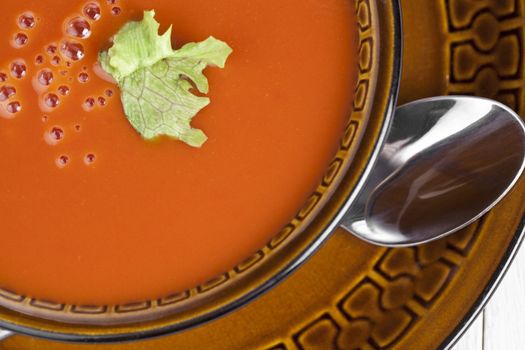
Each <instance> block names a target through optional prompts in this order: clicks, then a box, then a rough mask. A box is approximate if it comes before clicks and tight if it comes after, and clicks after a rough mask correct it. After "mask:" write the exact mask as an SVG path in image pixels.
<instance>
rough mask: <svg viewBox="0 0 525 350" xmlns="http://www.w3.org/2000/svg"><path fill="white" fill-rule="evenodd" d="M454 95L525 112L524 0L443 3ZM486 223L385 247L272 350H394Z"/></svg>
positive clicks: (450, 90)
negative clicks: (331, 301)
mask: <svg viewBox="0 0 525 350" xmlns="http://www.w3.org/2000/svg"><path fill="white" fill-rule="evenodd" d="M443 6H444V11H445V13H446V15H447V19H448V31H449V42H448V47H449V52H450V62H449V64H448V72H450V74H449V83H448V93H449V94H451V95H457V94H462V95H477V96H485V97H489V98H492V99H496V100H499V101H501V102H503V103H505V104H507V105H508V106H510V107H511V108H513V109H514V110H516V111H518V112H520V111H522V110H523V108H524V106H523V105H522V104H521V101H523V100H524V96H523V94H524V90H523V80H524V79H525V76H524V74H525V72H524V71H523V68H524V62H522V61H521V59H522V55H521V54H520V53H521V52H522V51H523V49H524V46H523V45H524V43H523V19H522V16H523V13H522V10H523V9H522V8H521V7H520V3H519V1H518V0H445V1H444V4H443ZM483 225H484V222H483V220H481V221H479V222H477V223H475V224H473V225H472V226H470V227H468V228H466V229H465V230H463V231H462V232H460V233H458V234H456V235H453V236H450V237H448V238H445V239H443V240H440V241H437V242H433V243H430V244H427V245H424V246H420V247H416V248H402V249H385V250H384V252H383V254H381V256H380V258H379V259H378V260H377V261H376V262H375V264H374V265H373V268H372V270H371V271H370V272H369V273H368V274H367V275H366V276H365V277H363V278H362V279H361V280H360V281H359V282H357V283H356V284H355V285H354V286H353V287H351V288H349V289H348V291H347V292H346V293H344V294H343V295H342V297H341V298H340V299H339V300H338V301H337V302H336V303H335V305H332V307H331V308H329V309H326V310H324V311H323V312H321V313H320V314H319V315H318V316H317V317H316V318H314V319H312V320H311V321H310V322H309V323H307V324H306V325H305V326H302V327H301V328H299V329H296V330H294V331H293V332H292V333H291V334H290V335H289V337H288V339H286V340H285V341H284V342H281V343H279V344H273V345H270V346H268V347H267V349H268V350H296V349H300V350H303V349H324V350H326V349H348V350H353V349H362V350H379V349H391V348H394V347H395V346H396V344H398V343H399V341H400V340H401V339H403V338H404V337H405V336H406V335H407V334H408V333H409V331H410V329H411V328H412V327H413V326H414V325H415V324H416V323H417V322H418V320H420V319H421V318H422V317H423V316H424V315H425V314H426V313H427V312H428V310H430V309H431V308H432V306H433V304H434V303H435V301H436V300H438V299H439V297H440V295H441V294H442V293H443V292H444V291H445V290H446V288H447V287H448V285H449V284H450V282H451V281H452V279H454V278H455V275H456V272H457V270H458V269H459V267H460V266H461V264H462V262H463V261H465V259H466V258H467V257H468V255H469V252H470V250H471V248H472V247H473V246H474V244H475V242H476V239H477V236H478V233H479V232H480V231H481V230H482V229H483Z"/></svg>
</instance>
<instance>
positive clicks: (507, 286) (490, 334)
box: [483, 248, 525, 350]
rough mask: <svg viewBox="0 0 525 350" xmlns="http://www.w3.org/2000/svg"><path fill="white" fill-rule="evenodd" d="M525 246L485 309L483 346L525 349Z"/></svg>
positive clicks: (492, 348)
mask: <svg viewBox="0 0 525 350" xmlns="http://www.w3.org/2000/svg"><path fill="white" fill-rule="evenodd" d="M524 310H525V249H523V248H522V249H521V250H520V252H519V253H518V256H517V257H516V259H515V261H514V263H513V265H512V266H511V268H510V270H509V272H508V274H507V276H505V278H504V280H503V282H502V284H501V286H500V287H499V289H498V290H497V291H496V294H495V295H494V297H493V298H492V300H491V302H490V303H489V305H488V306H487V308H486V310H485V327H484V333H483V337H484V348H483V349H484V350H501V349H505V350H523V349H525V331H524V329H525V313H524V312H523V311H524Z"/></svg>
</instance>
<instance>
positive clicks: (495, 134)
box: [342, 96, 525, 246]
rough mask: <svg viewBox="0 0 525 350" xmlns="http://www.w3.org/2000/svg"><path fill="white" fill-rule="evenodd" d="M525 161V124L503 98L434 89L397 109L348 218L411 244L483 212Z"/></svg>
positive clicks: (360, 230)
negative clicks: (430, 95) (438, 94)
mask: <svg viewBox="0 0 525 350" xmlns="http://www.w3.org/2000/svg"><path fill="white" fill-rule="evenodd" d="M524 167H525V128H524V125H523V122H522V121H521V119H520V118H519V116H518V115H517V114H516V113H515V112H514V111H512V110H511V109H509V108H508V107H506V106H504V105H502V104H501V103H498V102H495V101H492V100H488V99H482V98H477V97H462V96H448V97H434V98H430V99H424V100H419V101H416V102H412V103H409V104H407V105H404V106H401V107H399V108H398V109H397V110H396V113H395V116H394V118H393V121H392V126H391V128H390V130H389V132H388V134H387V137H386V141H385V144H384V145H383V147H382V149H381V151H380V156H379V158H378V160H377V162H376V164H375V166H374V168H373V169H372V172H371V175H370V177H369V179H368V181H367V184H366V185H365V186H364V187H363V189H362V190H361V192H360V193H359V195H358V197H357V199H356V201H355V203H354V204H353V206H352V207H351V208H350V210H349V212H348V213H347V215H346V216H345V217H344V219H343V221H342V225H343V226H344V227H345V228H347V229H348V230H349V231H350V232H352V233H354V234H355V235H357V236H358V237H360V238H362V239H364V240H366V241H369V242H371V243H374V244H378V245H383V246H411V245H416V244H421V243H425V242H428V241H432V240H435V239H437V238H440V237H443V236H445V235H448V234H451V233H453V232H456V231H458V230H460V229H461V228H463V227H465V226H467V225H468V224H470V223H472V222H473V221H475V220H477V219H479V218H480V217H481V216H482V215H483V214H485V213H486V212H487V211H489V210H490V209H492V208H493V207H494V206H495V205H496V204H497V203H498V202H499V201H500V200H501V199H502V198H503V197H504V196H505V195H506V194H507V193H508V192H509V191H510V190H511V188H512V187H513V186H514V184H515V183H516V182H517V180H518V178H519V177H520V176H521V174H522V172H523V169H524Z"/></svg>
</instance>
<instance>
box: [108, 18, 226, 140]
mask: <svg viewBox="0 0 525 350" xmlns="http://www.w3.org/2000/svg"><path fill="white" fill-rule="evenodd" d="M154 17H155V11H145V12H144V18H143V19H142V21H140V22H128V23H127V24H125V25H124V27H122V29H120V31H119V32H118V33H117V34H116V35H115V37H114V39H113V46H112V47H111V48H110V49H109V50H108V51H107V52H106V51H105V52H101V53H100V55H99V61H100V65H101V67H102V68H103V69H104V70H105V71H106V72H107V73H109V74H110V75H111V76H112V77H113V78H114V79H115V80H116V81H117V83H118V85H119V87H120V90H121V96H122V104H123V105H124V113H125V114H126V116H127V118H128V120H129V121H130V123H131V125H133V127H134V128H135V129H136V130H137V131H138V132H139V133H140V134H141V135H142V136H143V137H144V138H146V139H153V138H155V137H157V136H160V135H167V136H171V137H174V138H176V139H178V140H181V141H184V142H186V143H187V144H188V145H190V146H193V147H200V146H202V144H204V142H206V140H207V137H206V135H205V134H204V132H203V131H202V130H199V129H194V128H192V127H191V125H190V123H191V120H192V118H193V117H194V116H195V115H196V114H197V113H198V112H199V111H200V110H201V109H203V108H204V107H206V106H207V105H208V104H209V103H210V99H209V98H207V97H202V96H196V95H194V94H193V93H192V92H191V89H192V88H193V87H195V88H197V90H198V91H199V92H201V93H202V94H206V93H208V79H207V78H206V76H205V75H204V74H203V70H204V68H206V67H207V66H209V65H213V66H218V67H220V68H224V65H225V63H226V60H227V58H228V56H229V55H230V54H231V52H232V49H231V48H230V47H229V46H228V45H227V44H226V43H224V42H222V41H220V40H217V39H215V38H213V37H209V38H208V39H206V40H204V41H202V42H199V43H189V44H186V45H184V46H183V47H182V48H180V49H179V50H173V48H172V46H171V27H170V28H169V29H168V30H167V31H166V32H165V33H164V34H162V35H159V33H158V32H159V23H158V22H157V21H156V20H155V18H154ZM192 83H193V84H192Z"/></svg>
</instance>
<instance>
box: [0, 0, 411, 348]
mask: <svg viewBox="0 0 525 350" xmlns="http://www.w3.org/2000/svg"><path fill="white" fill-rule="evenodd" d="M385 2H386V3H387V4H388V6H390V7H391V9H392V12H391V13H390V14H389V15H388V17H389V19H391V21H392V27H391V28H390V29H391V30H392V34H391V36H392V43H391V47H392V54H391V57H392V59H391V61H390V62H387V63H388V64H390V65H391V67H392V68H391V73H390V74H388V77H389V84H386V87H387V88H388V89H386V90H387V91H385V92H384V93H385V95H386V96H387V97H386V98H385V100H386V104H385V109H384V113H383V118H382V122H381V123H379V124H380V126H379V129H380V132H379V133H378V136H377V138H376V140H375V142H374V143H373V146H372V151H371V152H370V156H369V157H368V159H367V161H366V166H365V167H364V170H363V171H362V172H361V174H360V176H359V180H358V181H357V184H356V185H355V187H354V189H353V190H352V192H351V194H350V195H349V196H348V197H347V198H345V199H344V200H343V201H342V203H341V204H338V207H337V209H335V210H334V211H333V214H332V215H331V217H332V219H331V220H330V222H329V223H328V224H327V225H325V226H324V227H323V228H322V229H320V230H319V231H320V233H319V234H318V235H317V236H316V237H315V238H314V239H312V240H311V241H310V242H309V244H308V246H307V247H306V248H305V249H304V250H302V251H301V252H300V253H299V254H297V256H296V257H294V258H292V260H291V262H290V263H288V264H287V265H284V266H283V267H282V268H281V269H280V270H279V271H278V272H277V273H275V274H273V275H272V277H271V278H269V279H268V280H265V281H264V282H262V283H261V284H260V285H258V286H256V287H255V288H254V289H253V290H251V291H249V292H247V293H245V294H243V295H241V296H239V297H238V298H235V299H233V300H232V301H231V302H228V303H226V304H225V305H223V306H221V307H218V308H215V309H212V310H211V311H209V312H204V313H203V314H202V315H198V316H196V317H192V318H191V319H189V320H183V321H181V322H178V323H173V324H167V325H164V326H163V325H160V326H158V327H151V329H146V330H141V329H138V330H136V331H130V332H122V333H111V332H107V333H106V332H101V333H98V332H96V331H95V328H93V332H90V334H87V333H69V332H64V331H50V330H48V329H39V328H38V327H32V326H27V325H24V324H23V322H20V324H18V323H12V322H9V321H7V320H5V319H3V318H2V317H1V316H0V329H5V330H7V331H12V332H15V333H18V334H23V335H29V336H34V337H38V338H44V339H50V340H55V341H66V342H83V343H108V342H123V341H124V342H128V341H136V340H141V339H147V338H151V337H158V336H163V335H168V334H172V333H176V332H179V331H183V330H187V329H190V328H193V327H196V326H198V325H202V324H205V323H207V322H210V321H212V320H214V319H216V318H219V317H221V316H224V315H225V314H228V313H229V312H232V311H234V310H236V309H238V308H240V307H242V306H243V305H246V304H248V303H249V302H251V301H253V300H254V299H256V298H258V297H259V296H261V295H263V294H264V293H266V292H267V291H269V290H270V289H271V288H273V287H274V286H276V285H277V284H278V283H280V282H282V281H283V280H284V279H285V278H286V277H288V276H289V275H291V274H292V273H293V272H294V271H296V270H297V269H298V268H299V267H300V266H302V265H303V264H304V263H305V262H306V261H307V260H308V259H309V258H310V257H311V256H312V255H313V254H314V253H315V252H316V251H317V250H318V249H319V248H320V247H321V246H322V244H323V243H324V242H325V241H326V240H327V239H328V238H329V237H330V236H331V234H332V232H333V231H334V230H335V229H336V228H337V227H338V226H339V222H340V220H341V219H342V217H343V216H344V214H345V213H346V211H347V210H348V208H349V207H350V206H351V204H352V203H353V202H354V200H355V198H356V196H357V194H358V193H359V190H360V189H361V188H362V187H363V186H364V184H365V182H366V179H367V176H368V174H369V173H370V171H371V170H372V168H373V165H374V164H375V162H376V159H377V157H378V156H379V151H380V147H381V145H382V144H383V141H384V139H385V137H386V134H387V131H388V129H389V127H390V125H391V121H392V117H393V113H394V110H395V107H396V103H397V98H398V93H399V85H400V81H401V70H402V55H403V28H402V14H401V4H400V0H386V1H385ZM385 6H386V5H385ZM339 186H340V185H338V186H336V187H339ZM13 312H14V313H15V314H18V312H16V311H13ZM27 317H30V316H27ZM43 322H46V323H50V324H55V323H56V322H55V321H50V320H45V319H44V320H43ZM87 327H88V328H89V326H87ZM111 328H112V327H111V326H110V327H108V330H109V329H111Z"/></svg>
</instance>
